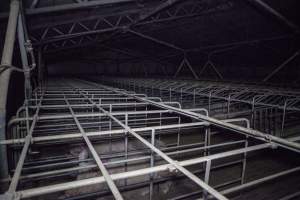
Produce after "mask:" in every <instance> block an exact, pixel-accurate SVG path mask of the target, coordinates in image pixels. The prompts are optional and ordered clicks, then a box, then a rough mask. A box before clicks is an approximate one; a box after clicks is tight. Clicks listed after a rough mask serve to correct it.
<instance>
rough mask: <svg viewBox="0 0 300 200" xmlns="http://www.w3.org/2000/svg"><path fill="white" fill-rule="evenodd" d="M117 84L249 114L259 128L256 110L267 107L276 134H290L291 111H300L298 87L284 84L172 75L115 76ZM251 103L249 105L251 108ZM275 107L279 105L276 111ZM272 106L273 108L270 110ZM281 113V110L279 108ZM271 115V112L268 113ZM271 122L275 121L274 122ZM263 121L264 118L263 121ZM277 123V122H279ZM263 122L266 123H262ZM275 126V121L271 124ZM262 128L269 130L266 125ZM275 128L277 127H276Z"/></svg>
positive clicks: (192, 104)
mask: <svg viewBox="0 0 300 200" xmlns="http://www.w3.org/2000/svg"><path fill="white" fill-rule="evenodd" d="M114 80H115V81H114V83H113V84H114V86H115V87H121V88H125V89H127V90H133V91H135V92H144V93H147V94H150V95H152V96H153V95H156V96H159V97H161V98H162V99H164V100H167V101H174V100H175V101H178V102H179V103H180V104H182V105H185V108H189V107H193V108H195V107H197V106H199V105H201V106H202V107H203V106H205V108H207V109H208V111H209V112H210V115H212V114H213V115H215V116H219V117H221V118H226V117H227V116H240V115H248V116H249V117H250V119H251V122H252V127H253V128H255V129H257V128H259V127H256V126H255V124H256V123H255V121H257V120H259V116H256V112H257V111H260V110H266V111H265V112H266V113H267V114H268V115H272V114H273V115H274V116H275V117H274V124H275V123H280V125H276V124H275V125H276V126H279V127H275V128H276V130H271V128H270V130H269V131H270V132H271V131H272V132H274V133H272V134H274V135H277V136H281V137H288V135H287V134H284V128H285V123H286V120H285V119H286V116H287V114H288V112H290V113H299V112H300V93H299V91H297V90H290V91H289V90H282V89H280V88H272V87H269V88H263V87H261V86H257V85H242V84H230V83H225V82H212V81H192V80H170V79H138V78H137V79H129V78H115V79H114ZM214 104H216V105H218V104H220V105H222V106H221V108H220V109H221V110H225V111H222V112H221V114H220V112H217V111H214V108H213V107H214ZM234 104H237V105H239V104H240V105H244V106H245V107H246V109H245V110H244V111H234V109H233V108H234ZM247 107H248V108H247ZM272 109H277V110H278V111H277V110H275V111H273V110H272ZM269 110H270V111H269ZM279 111H280V112H281V113H278V112H279ZM265 117H267V116H265ZM270 123H271V122H270ZM260 124H261V122H260ZM275 125H274V126H275ZM260 126H262V125H260ZM270 126H271V125H270ZM263 128H265V129H262V131H267V129H266V127H263ZM275 128H274V129H275Z"/></svg>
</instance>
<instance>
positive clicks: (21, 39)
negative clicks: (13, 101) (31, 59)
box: [18, 12, 31, 99]
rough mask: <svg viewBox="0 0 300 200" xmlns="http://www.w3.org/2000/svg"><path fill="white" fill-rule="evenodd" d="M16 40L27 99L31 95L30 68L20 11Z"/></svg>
mask: <svg viewBox="0 0 300 200" xmlns="http://www.w3.org/2000/svg"><path fill="white" fill-rule="evenodd" d="M18 41H19V47H20V53H21V60H22V65H23V70H24V89H25V98H26V99H29V98H30V97H31V84H30V70H29V64H28V57H27V50H26V47H25V46H26V39H25V30H24V23H23V20H22V15H21V12H20V14H19V17H18Z"/></svg>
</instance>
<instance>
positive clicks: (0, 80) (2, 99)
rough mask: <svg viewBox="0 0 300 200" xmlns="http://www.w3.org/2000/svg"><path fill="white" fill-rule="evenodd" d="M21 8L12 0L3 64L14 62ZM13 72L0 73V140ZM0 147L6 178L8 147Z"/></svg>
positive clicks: (1, 174)
mask: <svg viewBox="0 0 300 200" xmlns="http://www.w3.org/2000/svg"><path fill="white" fill-rule="evenodd" d="M19 8H20V2H19V1H18V0H12V1H11V4H10V13H9V18H8V24H7V29H6V35H5V42H4V46H3V54H2V59H1V65H11V64H12V57H13V50H14V43H15V35H16V29H17V21H18V14H19ZM11 72H12V70H11V69H10V68H8V69H6V70H5V71H3V72H2V73H1V74H0V92H1V95H0V140H3V139H5V132H6V127H5V125H6V100H7V94H8V85H9V79H10V75H11ZM0 148H1V149H0V159H1V162H2V164H1V165H0V177H2V178H5V177H7V175H8V166H7V155H6V147H5V146H3V145H2V146H1V147H0Z"/></svg>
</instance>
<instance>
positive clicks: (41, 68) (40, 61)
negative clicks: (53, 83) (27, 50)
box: [38, 47, 44, 85]
mask: <svg viewBox="0 0 300 200" xmlns="http://www.w3.org/2000/svg"><path fill="white" fill-rule="evenodd" d="M38 80H39V84H40V85H42V84H43V81H44V62H43V55H42V48H41V47H39V48H38Z"/></svg>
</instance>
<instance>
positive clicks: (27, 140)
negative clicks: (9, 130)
mask: <svg viewBox="0 0 300 200" xmlns="http://www.w3.org/2000/svg"><path fill="white" fill-rule="evenodd" d="M42 100H43V95H41V97H40V100H39V104H38V105H39V106H40V105H42ZM39 106H38V107H37V109H36V112H35V114H34V117H33V118H34V120H33V121H32V123H31V126H30V130H29V132H27V136H26V138H25V140H24V145H23V148H22V152H21V155H20V158H19V161H18V164H17V167H16V169H15V172H14V175H13V178H12V180H11V183H10V185H9V188H8V191H7V192H6V193H5V194H4V197H5V198H7V199H18V198H19V197H18V196H17V194H16V189H17V186H18V182H19V178H20V176H21V172H22V168H23V165H24V161H25V159H26V155H27V152H28V149H29V146H30V144H31V143H32V134H33V130H34V128H35V127H36V123H37V121H38V116H39V112H40V107H39Z"/></svg>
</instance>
